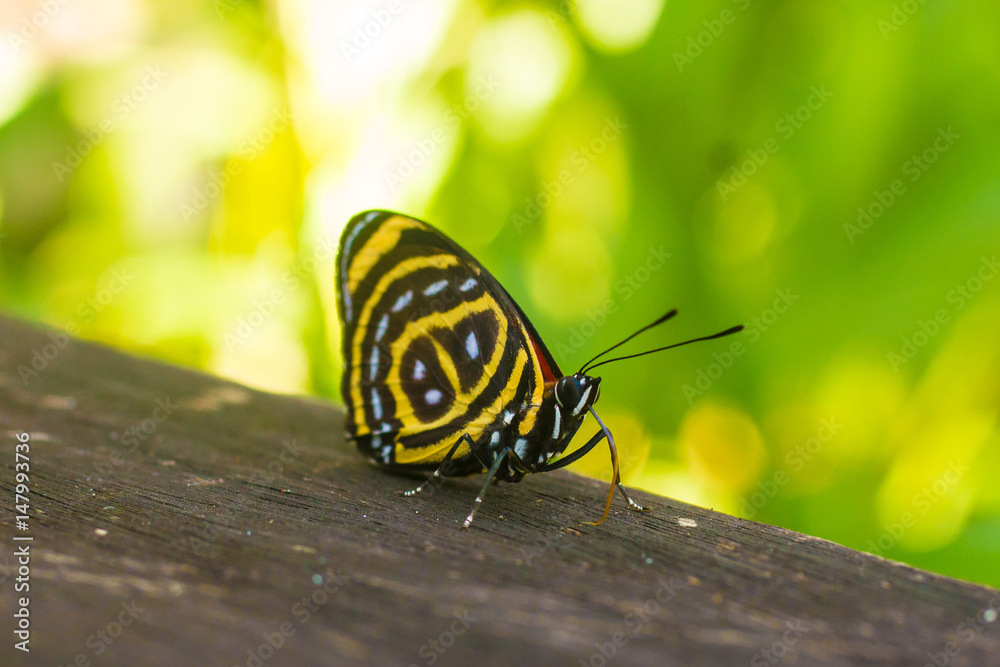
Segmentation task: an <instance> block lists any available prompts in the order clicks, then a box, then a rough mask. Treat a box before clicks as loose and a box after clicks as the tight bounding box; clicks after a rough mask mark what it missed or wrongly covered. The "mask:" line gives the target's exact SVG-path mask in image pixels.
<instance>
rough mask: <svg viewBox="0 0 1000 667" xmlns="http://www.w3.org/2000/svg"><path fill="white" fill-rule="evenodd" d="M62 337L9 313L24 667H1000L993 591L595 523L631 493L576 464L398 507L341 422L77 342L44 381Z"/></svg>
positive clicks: (712, 522)
mask: <svg viewBox="0 0 1000 667" xmlns="http://www.w3.org/2000/svg"><path fill="white" fill-rule="evenodd" d="M50 343H52V339H51V337H50V335H49V332H48V331H47V330H44V329H41V328H38V327H35V326H30V325H26V324H23V323H20V322H17V321H13V320H10V319H2V318H0V433H2V442H3V447H2V454H0V456H2V457H3V462H2V481H0V487H2V497H3V502H4V510H5V512H6V513H7V517H8V518H7V519H5V520H4V521H3V522H2V529H0V561H3V563H4V565H5V567H4V572H3V574H4V576H3V578H4V579H5V581H4V582H3V585H2V591H3V593H2V595H0V615H2V616H3V619H4V621H3V623H2V626H0V627H2V628H3V632H2V633H0V641H2V646H0V656H3V659H2V662H3V664H5V665H6V664H30V665H65V664H94V665H172V666H173V665H220V666H227V667H228V666H231V665H341V664H371V665H431V664H436V665H470V664H472V665H477V666H486V665H507V664H531V665H582V664H590V665H594V666H595V667H599V666H600V665H603V664H618V665H736V664H751V665H771V664H782V663H784V664H798V665H810V664H823V665H866V664H907V665H924V664H934V660H935V659H936V660H938V661H939V662H938V664H945V662H941V661H942V660H945V661H946V663H947V664H948V665H1000V622H994V623H988V624H986V623H983V619H984V617H985V618H986V619H989V618H991V617H993V616H994V615H993V614H992V613H990V612H989V611H987V610H988V609H989V608H990V607H992V608H993V609H996V608H997V606H998V603H1000V592H998V591H995V590H993V589H989V588H984V587H980V586H975V585H971V584H968V583H964V582H961V581H956V580H952V579H948V578H944V577H940V576H936V575H934V574H930V573H927V572H921V571H919V570H916V569H913V568H911V567H907V566H904V565H901V564H898V563H893V562H890V561H886V560H882V559H879V558H876V557H873V556H869V555H866V554H861V553H858V552H854V551H851V550H849V549H845V548H843V547H841V546H838V545H836V544H833V543H831V542H827V541H824V540H821V539H816V538H812V537H808V536H805V535H800V534H798V533H794V532H790V531H787V530H783V529H780V528H775V527H772V526H768V525H763V524H758V523H754V522H751V521H744V520H740V519H736V518H734V517H731V516H727V515H724V514H719V513H716V512H712V511H710V510H706V509H702V508H699V507H692V506H690V505H686V504H684V503H681V502H678V501H675V500H671V499H669V498H661V497H656V496H652V495H649V494H644V493H637V494H636V497H637V500H638V501H639V502H641V503H643V504H648V505H651V506H652V507H653V511H652V512H651V513H648V514H645V515H640V514H636V513H632V512H629V511H627V510H625V509H624V506H623V503H622V502H621V499H620V498H618V497H616V499H615V505H614V511H613V512H612V515H611V516H610V517H609V519H608V521H607V522H605V523H604V524H603V525H601V526H599V527H594V526H587V525H583V524H582V521H584V520H589V519H593V518H594V517H595V515H596V514H597V513H598V512H599V510H600V508H601V507H602V503H603V500H604V494H605V490H606V487H605V485H604V484H602V483H599V482H597V481H593V480H589V479H585V478H581V477H579V476H577V475H574V474H570V473H564V472H559V473H552V474H549V475H539V476H537V477H534V478H528V479H526V480H525V481H524V482H522V483H521V484H519V485H500V486H498V487H495V488H492V489H491V490H490V492H489V494H488V495H487V501H486V502H485V503H484V505H483V507H482V510H481V511H480V513H479V516H478V517H477V519H476V522H475V524H473V528H472V530H470V531H467V532H463V531H460V530H459V529H458V526H459V522H460V521H461V520H462V518H464V516H465V514H466V512H467V511H468V509H469V506H470V502H471V500H472V498H473V497H474V495H475V491H476V489H477V488H478V485H479V480H478V479H470V480H449V481H448V482H447V483H445V484H444V485H443V486H441V487H439V488H437V489H435V492H434V493H433V494H429V495H427V496H425V497H418V498H410V499H404V498H400V497H397V496H396V495H395V493H394V492H395V491H398V490H401V489H406V488H409V487H411V486H412V485H413V482H412V480H410V479H407V478H400V477H395V476H391V475H387V474H385V473H384V472H381V471H379V470H377V469H375V468H373V467H371V466H370V465H368V464H367V463H365V462H364V461H362V460H361V458H360V456H359V455H358V454H357V453H356V452H355V451H353V450H352V449H351V448H350V447H349V446H346V445H345V443H344V441H343V438H342V436H341V423H342V421H341V413H340V411H339V409H338V408H337V407H336V406H334V405H328V404H326V403H323V402H319V401H315V400H307V399H302V398H295V397H287V396H274V395H269V394H265V393H261V392H257V391H253V390H250V389H246V388H244V387H241V386H239V385H236V384H232V383H230V382H225V381H222V380H219V379H216V378H213V377H210V376H206V375H202V374H199V373H195V372H192V371H189V370H184V369H180V368H175V367H171V366H168V365H164V364H161V363H157V362H152V361H148V360H144V359H138V358H134V357H131V356H128V355H125V354H122V353H120V352H117V351H113V350H111V349H108V348H105V347H101V346H98V345H94V344H89V343H83V342H78V341H70V342H69V343H68V345H67V346H66V347H65V349H59V350H58V352H57V353H56V354H55V355H54V357H53V358H52V359H51V360H48V361H47V366H46V367H45V368H44V369H41V370H40V371H39V373H38V375H37V376H31V377H29V378H28V381H27V383H26V384H25V383H24V382H23V381H22V378H21V377H20V375H19V372H18V367H19V365H24V366H25V367H28V368H30V367H31V363H32V355H33V350H35V351H37V352H38V353H39V354H41V355H42V358H44V357H45V356H46V355H52V353H53V352H54V350H55V349H56V348H55V347H49V348H48V350H45V349H44V348H45V346H46V345H49V344H50ZM36 364H39V365H40V362H38V360H37V359H36ZM164 406H166V407H164ZM168 412H169V414H168ZM20 432H27V433H28V434H30V437H31V441H30V443H31V451H30V457H31V502H32V515H31V519H30V530H29V533H30V534H31V535H32V536H33V537H34V541H33V542H31V552H32V557H31V563H30V567H31V575H30V576H31V582H30V585H31V591H30V595H31V601H30V610H31V621H32V623H31V629H32V635H31V643H30V647H31V653H30V654H29V655H24V654H22V653H20V652H19V651H16V650H14V648H13V644H14V642H15V641H16V638H14V637H13V633H12V614H13V612H14V610H15V609H16V604H17V602H16V595H15V593H14V592H13V590H12V589H13V579H14V577H15V576H16V570H17V562H16V559H15V558H14V557H13V552H14V548H15V545H16V544H18V543H15V542H13V541H12V540H13V536H14V535H15V533H17V531H16V530H15V529H14V527H13V525H12V523H13V522H12V520H11V519H10V508H11V505H12V504H13V493H14V491H13V488H14V485H13V478H14V471H13V468H14V445H15V442H16V440H15V434H16V433H20ZM283 443H284V444H283ZM17 534H20V533H17ZM331 575H334V577H336V578H339V580H340V583H337V580H336V578H331ZM320 577H324V578H326V581H327V582H328V583H327V584H326V585H327V587H328V589H329V590H328V591H327V590H324V589H323V586H318V585H317V583H315V581H320V579H319V578H320ZM309 596H313V600H314V602H309V601H308V598H309ZM303 598H307V602H308V604H307V605H303V604H302V602H303ZM310 605H311V608H310ZM133 616H134V617H136V618H135V620H134V621H133V620H132V619H133ZM119 622H128V623H129V625H127V626H125V627H120V626H118V623H119ZM283 624H284V628H285V630H286V633H287V636H284V637H282V636H281V635H280V633H281V631H282V625H283ZM119 630H120V631H121V633H120V634H118V632H119ZM100 632H104V633H105V638H106V639H107V640H108V641H107V642H106V641H105V639H104V638H102V637H101V634H100ZM116 634H118V636H117V637H114V636H112V635H116ZM267 636H270V637H271V639H272V641H273V642H274V643H275V644H279V648H276V649H273V650H269V647H268V646H267V639H266V637H267ZM949 642H953V645H951V646H949ZM262 646H263V650H262V649H261V647H262ZM602 651H603V652H604V653H607V654H611V653H613V655H612V656H611V657H609V658H606V657H604V655H602ZM254 653H256V654H258V655H259V656H261V658H263V659H258V658H255V657H254V656H253V654H254ZM74 661H77V662H74ZM581 661H582V662H581Z"/></svg>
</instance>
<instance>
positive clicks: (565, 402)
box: [553, 373, 601, 419]
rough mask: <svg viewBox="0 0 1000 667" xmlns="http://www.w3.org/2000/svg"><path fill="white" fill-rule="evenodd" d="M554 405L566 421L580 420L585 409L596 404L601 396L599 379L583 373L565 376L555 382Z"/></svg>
mask: <svg viewBox="0 0 1000 667" xmlns="http://www.w3.org/2000/svg"><path fill="white" fill-rule="evenodd" d="M553 393H554V394H555V399H556V403H557V404H558V405H559V407H560V408H561V409H562V412H563V414H564V415H565V416H566V417H567V418H568V419H577V418H580V419H582V418H583V416H584V414H585V413H586V412H587V408H589V407H590V406H592V405H593V404H594V403H596V402H597V398H598V396H600V395H601V378H595V377H590V376H589V375H584V374H583V373H576V374H574V375H567V376H565V377H563V378H560V379H559V380H558V381H557V382H556V386H555V389H554V391H553Z"/></svg>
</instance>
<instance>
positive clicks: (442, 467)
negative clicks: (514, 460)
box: [400, 433, 485, 498]
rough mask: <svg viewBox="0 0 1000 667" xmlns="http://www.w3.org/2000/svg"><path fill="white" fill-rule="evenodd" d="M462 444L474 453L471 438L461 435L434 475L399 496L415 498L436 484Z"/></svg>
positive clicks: (466, 434) (467, 435) (465, 434)
mask: <svg viewBox="0 0 1000 667" xmlns="http://www.w3.org/2000/svg"><path fill="white" fill-rule="evenodd" d="M463 442H464V443H467V444H468V445H469V448H470V449H473V451H475V450H474V448H473V445H474V444H475V443H473V442H472V438H471V437H470V436H469V434H468V433H463V434H462V437H460V438H459V439H458V441H457V442H455V444H454V445H452V446H451V449H449V450H448V453H447V454H445V456H444V459H443V460H442V461H441V465H439V466H438V469H437V470H435V471H434V474H432V475H431V476H430V477H428V478H427V479H425V480H424V482H423V483H422V484H421V485H420V486H418V487H417V488H415V489H410V490H409V491H402V492H400V495H402V496H406V497H407V498H409V497H410V496H415V495H417V494H418V493H420V492H421V491H423V490H424V489H425V488H427V485H428V484H430V483H432V482H436V481H437V480H439V479H441V475H442V474H443V473H444V471H445V469H446V468H447V467H448V466H449V465H450V464H451V458H452V457H453V456H455V452H457V451H458V448H459V446H461V444H462V443H463ZM484 467H485V466H484Z"/></svg>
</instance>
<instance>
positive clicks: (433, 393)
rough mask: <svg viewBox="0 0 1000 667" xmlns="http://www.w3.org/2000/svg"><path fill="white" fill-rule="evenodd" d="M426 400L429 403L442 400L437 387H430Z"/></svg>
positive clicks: (432, 403) (425, 396)
mask: <svg viewBox="0 0 1000 667" xmlns="http://www.w3.org/2000/svg"><path fill="white" fill-rule="evenodd" d="M424 400H425V401H427V404H428V405H437V404H438V403H440V402H441V392H440V391H438V390H437V389H428V390H427V393H426V394H424Z"/></svg>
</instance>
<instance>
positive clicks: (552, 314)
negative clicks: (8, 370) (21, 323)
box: [0, 0, 1000, 585]
mask: <svg viewBox="0 0 1000 667" xmlns="http://www.w3.org/2000/svg"><path fill="white" fill-rule="evenodd" d="M43 5H44V7H43V6H42V5H39V4H38V3H37V2H35V1H34V0H10V1H7V2H4V3H2V4H0V41H2V44H0V308H2V310H3V312H4V313H5V314H10V315H13V316H17V317H22V318H26V319H31V320H36V321H41V322H44V323H46V324H48V325H50V326H53V327H58V328H61V329H64V330H69V331H73V332H77V333H78V334H79V335H80V336H82V337H84V338H88V339H93V340H99V341H103V342H107V343H109V344H112V345H115V346H118V347H121V348H124V349H127V350H131V351H135V352H138V353H142V354H147V355H151V356H154V357H157V358H160V359H165V360H168V361H170V362H173V363H178V364H183V365H187V366H190V367H194V368H199V369H204V370H206V371H209V372H212V373H216V374H219V375H222V376H224V377H227V378H231V379H234V380H237V381H239V382H243V383H246V384H248V385H250V386H254V387H258V388H262V389H266V390H270V391H279V392H288V393H301V394H313V395H317V396H322V397H325V398H328V399H330V400H332V401H337V400H339V377H340V363H341V362H340V354H339V345H340V329H339V324H338V321H337V317H336V308H335V298H336V295H335V291H334V285H333V263H334V254H335V252H336V246H337V242H338V239H339V235H340V232H341V230H342V229H343V227H344V224H345V223H346V221H347V220H348V219H349V218H350V217H351V216H352V215H354V214H355V213H357V212H359V211H361V210H364V209H368V208H386V209H394V210H399V211H402V212H406V213H409V214H412V215H415V216H417V217H421V218H424V219H426V220H428V221H430V222H432V223H433V224H435V225H437V226H438V227H440V228H441V229H442V230H443V231H445V232H446V233H448V234H449V235H451V236H452V237H454V238H455V239H456V240H457V241H458V242H459V243H460V244H462V245H463V246H464V247H466V248H467V249H468V250H469V251H470V252H472V253H473V254H474V255H475V256H476V257H478V258H479V259H480V260H481V261H482V262H483V263H484V264H485V265H486V266H487V267H488V268H489V269H490V271H492V272H493V273H494V274H495V275H496V276H497V277H498V278H499V279H500V280H501V282H502V283H503V284H504V286H505V287H506V288H507V290H508V291H509V292H510V293H511V294H512V295H513V296H514V298H515V299H516V300H517V301H518V303H519V304H520V305H521V306H522V308H523V309H524V310H525V311H526V312H527V313H528V314H529V316H530V317H531V318H532V321H533V322H534V324H535V326H536V328H537V329H538V330H539V332H540V333H541V335H542V336H543V338H544V339H545V341H546V342H547V344H548V346H549V347H550V349H551V350H552V352H553V354H554V356H555V358H556V359H557V361H558V362H559V364H560V365H561V366H562V368H563V370H565V371H567V372H570V371H572V370H574V369H575V368H577V367H578V364H580V363H582V362H583V361H584V360H585V359H587V358H589V357H590V356H592V355H593V354H595V353H596V352H598V351H600V350H601V349H604V348H606V347H608V346H609V345H611V344H613V343H615V342H617V341H619V340H621V339H622V338H624V337H625V336H626V335H628V334H629V333H631V332H632V331H634V330H636V329H637V328H639V327H640V326H642V325H644V324H647V323H648V322H650V321H652V320H653V319H654V318H656V317H657V316H659V315H660V314H662V313H664V312H666V311H667V310H668V309H670V308H672V307H678V308H679V309H680V316H679V317H677V318H676V319H675V320H673V321H671V322H670V323H669V324H667V325H665V326H664V327H663V328H661V329H657V330H656V331H654V332H650V333H647V334H644V335H643V336H642V337H641V338H640V339H638V340H636V341H633V342H632V343H630V344H629V347H627V348H625V349H623V350H622V352H623V353H625V352H631V351H639V350H643V349H649V348H652V347H655V346H661V345H667V344H670V343H674V342H678V341H680V340H684V339H687V338H692V337H696V336H699V335H705V334H708V333H713V332H715V331H718V330H720V329H723V328H725V327H728V326H730V325H733V324H737V323H743V324H745V325H746V330H745V331H743V332H742V333H740V334H737V335H735V336H733V337H731V338H729V339H725V340H718V341H712V342H708V343H701V344H698V345H693V346H690V347H685V348H681V349H678V350H674V351H671V352H669V353H664V354H662V355H657V356H653V357H647V358H644V359H642V360H630V361H623V362H621V363H616V364H611V365H608V366H604V367H602V368H601V369H600V371H601V375H602V377H603V385H602V387H603V390H602V394H603V396H602V399H601V403H600V404H599V405H598V410H599V411H600V412H601V414H602V415H603V416H604V418H605V420H606V421H607V423H608V424H609V425H610V426H611V428H612V429H613V430H614V432H615V434H616V436H617V437H616V439H617V442H618V446H619V449H620V452H621V454H622V471H623V478H624V481H625V483H626V484H630V485H634V486H639V487H643V488H647V489H650V490H652V491H655V492H657V493H661V494H666V495H670V496H673V497H676V498H680V499H682V500H687V501H689V502H695V503H700V504H703V505H706V506H710V507H714V508H716V509H719V510H721V511H727V512H731V513H735V514H739V515H742V516H744V517H746V518H752V519H755V520H760V521H766V522H770V523H774V524H778V525H782V526H787V527H789V528H793V529H796V530H800V531H803V532H806V533H809V534H812V535H817V536H820V537H824V538H828V539H832V540H835V541H837V542H841V543H843V544H846V545H848V546H851V547H855V548H860V549H867V550H869V551H876V552H877V553H880V554H881V555H883V556H885V557H887V558H892V559H897V560H902V561H906V562H908V563H912V564H914V565H918V566H921V567H927V568H931V569H933V570H936V571H939V572H944V573H947V574H952V575H955V576H959V577H964V578H968V579H972V580H976V581H981V582H984V583H990V584H993V585H1000V574H998V572H997V570H996V568H995V563H996V562H997V559H998V558H1000V491H998V489H1000V485H997V484H996V481H995V480H996V476H997V474H998V472H1000V453H998V452H1000V421H998V413H1000V348H998V347H997V345H996V341H997V340H998V336H1000V277H998V274H1000V265H998V264H997V248H998V247H1000V226H998V225H997V214H998V211H1000V197H998V194H997V193H1000V162H998V161H997V159H996V156H997V154H998V149H1000V145H998V137H997V129H996V128H997V124H996V119H997V117H998V111H1000V93H998V91H1000V42H998V41H997V40H996V33H997V27H998V26H997V21H996V16H997V13H996V11H995V9H994V8H993V7H992V6H991V5H989V3H981V2H980V3H964V4H963V3H951V4H947V5H944V4H934V3H927V4H926V5H920V6H919V8H918V9H917V10H916V11H915V12H914V13H912V14H909V15H907V17H906V20H905V21H903V22H902V23H900V24H898V25H897V23H895V22H894V21H893V19H892V16H891V14H892V10H891V8H889V7H886V6H882V5H878V4H871V3H864V2H861V0H848V1H845V2H817V3H797V4H796V3H784V4H780V3H779V4H778V5H774V4H773V3H772V4H767V3H751V2H742V1H739V2H729V1H726V2H721V3H709V4H708V5H706V4H704V3H696V2H670V3H667V2H663V1H662V0H628V1H624V0H623V1H619V2H613V1H611V0H586V1H583V0H579V1H571V0H566V1H560V2H541V1H530V0H529V1H526V2H519V3H514V4H509V3H491V2H482V1H473V0H412V1H409V0H406V1H402V0H400V1H397V0H391V1H386V0H362V1H358V2H350V3H343V2H328V1H326V0H262V1H261V2H249V1H246V0H186V1H184V2H178V3H169V4H165V3H157V2H152V1H151V0H93V1H91V2H85V3H81V2H77V3H43ZM725 12H728V13H725ZM591 433H593V425H592V424H590V423H588V424H587V425H586V426H585V427H584V428H583V429H582V430H581V434H582V435H585V436H589V435H590V434H591ZM581 442H582V441H581V440H577V442H576V445H578V444H580V443H581ZM573 467H574V469H575V470H578V471H581V472H583V473H585V474H589V475H595V476H598V477H601V478H603V479H607V478H608V477H609V475H610V465H609V461H608V457H607V454H606V453H598V452H595V453H593V454H591V455H590V456H588V457H586V458H585V459H583V460H582V461H580V462H578V463H576V464H575V465H574V466H573ZM654 511H655V508H654ZM897 526H899V528H897Z"/></svg>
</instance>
